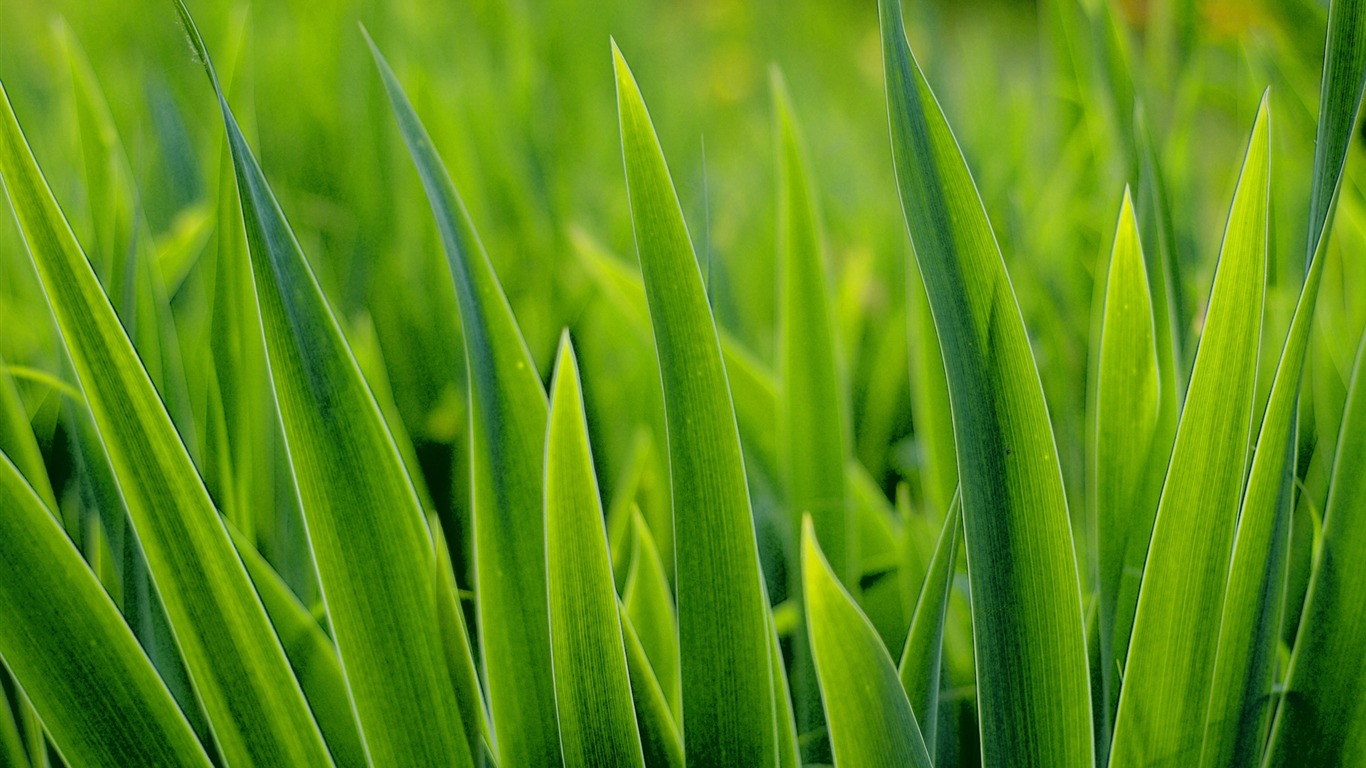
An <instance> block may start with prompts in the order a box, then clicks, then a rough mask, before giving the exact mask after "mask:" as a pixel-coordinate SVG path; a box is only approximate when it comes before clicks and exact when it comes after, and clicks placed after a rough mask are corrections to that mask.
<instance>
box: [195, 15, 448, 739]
mask: <svg viewBox="0 0 1366 768" xmlns="http://www.w3.org/2000/svg"><path fill="white" fill-rule="evenodd" d="M181 10H182V14H184V16H185V26H186V28H187V30H189V32H190V35H191V39H192V42H193V43H194V44H195V47H196V50H197V52H198V54H199V55H200V57H201V59H202V60H203V62H204V63H205V68H206V69H207V70H208V72H209V76H210V80H211V81H212V82H213V85H214V88H215V91H216V92H217V97H218V100H219V105H220V106H221V108H222V117H223V122H224V125H225V127H226V130H227V135H228V144H229V146H230V148H231V150H232V159H233V167H234V170H235V172H236V175H237V181H238V194H239V196H240V198H241V202H242V215H243V220H244V224H245V227H246V234H247V244H248V251H249V253H250V257H251V266H252V274H253V277H254V281H255V286H256V295H257V303H258V306H259V310H260V317H261V324H262V331H263V333H264V335H265V342H266V353H267V358H268V360H269V363H270V365H269V367H270V372H271V379H272V382H273V384H274V391H275V396H276V403H277V407H278V408H279V413H280V422H281V424H282V426H283V427H284V434H285V445H286V449H287V452H288V454H289V461H290V465H291V466H292V467H293V470H294V476H295V482H296V485H297V488H298V493H299V500H300V505H301V507H302V509H303V512H304V519H305V522H306V524H307V529H308V538H309V542H310V544H311V547H312V553H313V558H314V562H315V563H316V566H317V570H318V579H319V583H320V585H321V588H322V593H323V600H324V604H325V605H326V607H327V613H328V618H329V620H330V623H331V626H332V631H333V636H334V637H335V639H336V645H337V652H338V655H339V656H340V658H341V664H342V668H343V669H344V670H345V674H346V680H347V684H348V686H349V688H348V690H349V693H350V696H351V702H352V705H353V706H354V708H355V711H356V719H357V722H358V723H359V726H360V729H361V735H362V737H363V739H364V742H365V746H366V749H367V751H368V753H369V757H370V759H371V760H372V761H373V762H374V763H376V764H380V765H405V764H407V765H427V764H454V765H471V764H472V760H471V757H470V755H469V749H468V746H467V743H466V740H465V736H464V732H463V729H462V724H461V721H460V713H459V709H458V708H457V705H456V702H455V696H454V693H453V692H452V690H451V688H450V686H449V685H448V682H449V677H448V675H447V672H446V668H445V662H444V657H443V656H442V649H441V647H440V644H439V642H440V632H439V628H438V625H437V619H436V610H435V606H436V598H435V593H434V589H435V582H434V580H433V579H432V573H433V570H432V569H433V557H434V553H433V550H432V542H431V536H430V532H429V531H428V529H427V527H426V522H425V520H424V518H423V513H422V508H421V505H420V504H419V502H418V499H417V495H416V492H415V491H414V489H413V486H412V483H411V481H410V480H409V479H408V476H407V473H406V472H405V470H404V467H403V462H402V458H401V457H400V455H399V453H398V448H397V447H396V445H395V444H394V440H393V437H392V435H391V434H390V432H389V429H388V427H387V426H386V425H385V423H384V419H383V417H382V415H381V414H380V411H379V407H378V405H377V404H376V403H375V400H374V397H373V395H372V394H371V393H370V390H369V387H368V386H367V385H366V383H365V380H364V378H363V377H362V375H361V372H360V368H359V366H358V365H357V363H356V359H355V356H354V355H353V354H352V352H351V349H350V346H349V345H348V344H347V342H346V339H345V337H344V336H343V335H342V332H341V327H340V325H339V324H338V322H337V319H336V317H335V316H334V315H333V313H332V309H331V307H330V306H329V305H328V303H327V300H326V298H325V297H324V296H323V293H322V289H321V288H320V287H319V286H318V283H317V280H316V279H315V278H314V276H313V272H312V269H311V268H310V267H309V265H308V262H307V260H306V259H305V258H304V254H303V251H302V250H301V249H300V247H299V244H298V242H297V240H296V239H295V237H294V234H293V232H292V231H291V229H290V227H289V223H288V222H287V221H286V219H285V216H284V212H283V211H282V210H281V209H280V205H279V203H278V201H277V200H276V199H275V195H274V193H273V192H272V191H271V189H270V185H269V183H268V182H267V181H266V178H265V175H264V173H263V172H262V170H261V167H260V165H259V164H258V163H257V161H256V158H255V156H254V155H253V154H252V152H251V149H250V147H249V146H248V145H247V142H246V138H245V137H244V136H243V135H242V132H241V130H240V129H239V128H238V125H237V121H236V120H235V119H234V118H233V115H232V111H231V110H230V109H229V107H228V104H227V101H226V99H225V98H224V96H223V93H222V90H221V89H220V88H219V87H218V82H217V79H216V77H214V76H213V72H212V68H211V65H210V64H209V58H208V53H207V51H206V50H205V48H204V44H203V41H202V40H201V39H200V38H199V35H198V32H197V31H196V30H195V29H194V27H193V23H192V22H191V21H190V20H189V17H188V14H186V13H185V11H184V8H183V6H181Z"/></svg>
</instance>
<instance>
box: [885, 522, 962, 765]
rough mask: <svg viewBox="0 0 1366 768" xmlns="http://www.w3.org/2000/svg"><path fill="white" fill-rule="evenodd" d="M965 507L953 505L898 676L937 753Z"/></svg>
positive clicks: (929, 747)
mask: <svg viewBox="0 0 1366 768" xmlns="http://www.w3.org/2000/svg"><path fill="white" fill-rule="evenodd" d="M962 521H963V517H962V504H961V503H959V501H958V497H956V496H955V497H954V501H953V502H951V503H950V504H949V510H948V514H947V515H945V516H944V527H943V528H942V529H941V530H940V532H939V542H938V543H937V544H935V545H934V555H933V556H932V557H931V558H930V567H929V571H928V572H927V573H926V574H925V583H924V584H923V585H922V586H921V588H920V597H919V598H918V599H917V600H916V603H915V613H914V614H912V616H911V629H910V631H909V632H908V633H907V635H906V646H905V647H904V648H903V649H902V651H901V663H900V664H899V665H898V669H897V675H898V676H899V677H900V678H901V687H902V688H903V689H904V690H905V691H906V698H907V700H908V701H909V702H910V705H911V711H912V712H914V713H915V719H916V722H918V723H924V725H923V726H922V727H921V732H922V735H923V736H924V737H925V749H926V751H928V752H929V754H930V755H931V756H933V755H934V754H935V741H936V740H937V735H936V734H937V731H938V724H939V688H940V685H939V681H940V677H941V674H942V672H941V671H942V669H943V656H944V623H945V621H946V619H947V617H948V612H949V597H950V596H951V595H952V594H953V572H954V564H955V563H957V562H958V535H959V531H961V530H962Z"/></svg>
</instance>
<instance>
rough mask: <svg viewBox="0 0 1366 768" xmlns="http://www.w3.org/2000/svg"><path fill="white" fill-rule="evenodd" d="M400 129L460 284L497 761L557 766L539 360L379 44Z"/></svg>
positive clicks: (482, 629) (484, 642)
mask: <svg viewBox="0 0 1366 768" xmlns="http://www.w3.org/2000/svg"><path fill="white" fill-rule="evenodd" d="M371 50H372V51H373V53H374V56H375V62H376V65H377V66H378V68H379V72H380V76H381V79H382V80H383V82H384V87H385V90H386V91H387V92H388V94H389V101H390V103H391V105H392V106H393V112H394V116H395V118H396V119H397V120H398V125H399V130H400V132H401V133H402V134H403V138H404V141H405V142H406V143H407V145H408V151H409V153H410V154H411V155H412V156H413V162H414V164H415V165H416V166H417V171H418V175H419V176H420V177H421V178H422V185H423V188H424V189H425V190H426V192H427V197H428V200H429V201H430V202H431V206H432V213H433V215H434V216H435V218H436V224H437V229H438V230H439V231H440V234H441V242H442V244H443V245H444V247H445V249H446V260H447V263H448V264H449V265H450V270H451V277H452V278H453V279H454V281H455V292H456V298H457V301H458V304H459V307H460V325H461V328H462V330H463V332H464V338H465V354H466V357H467V359H468V370H469V376H470V379H469V397H470V432H471V449H472V473H473V478H472V485H473V494H474V537H475V542H474V551H475V559H474V562H475V579H474V586H475V592H476V595H477V599H476V605H477V607H478V615H479V637H480V644H481V647H482V648H484V649H485V653H484V659H483V661H484V674H485V680H486V681H487V686H488V690H487V693H488V698H489V709H490V711H491V714H492V718H493V730H494V738H495V739H496V740H497V750H498V756H499V762H500V763H501V764H503V765H553V764H558V763H559V761H560V739H559V726H558V724H557V720H556V715H555V691H554V687H553V683H552V681H551V678H550V676H549V675H546V674H530V675H529V674H528V670H542V671H544V670H548V669H550V634H549V632H550V625H549V618H548V617H549V612H548V611H549V608H548V605H547V597H546V574H545V518H544V513H543V506H542V505H543V503H544V500H543V498H542V479H543V478H542V473H541V461H542V456H543V449H544V445H545V428H546V419H547V413H548V411H547V405H546V396H545V390H544V389H543V388H542V386H541V381H540V378H539V377H538V376H537V374H536V366H535V363H534V362H533V361H532V359H531V354H530V353H529V352H528V351H527V347H526V342H525V341H524V340H523V339H522V333H521V331H520V330H519V329H518V327H517V320H516V318H515V317H514V316H513V314H512V307H511V305H509V304H508V301H507V297H506V296H504V295H503V289H502V286H501V285H499V283H498V277H497V275H496V274H495V273H494V271H493V264H492V262H490V261H489V258H488V254H487V253H485V252H484V246H483V244H482V243H480V241H479V236H478V235H477V234H476V233H475V230H474V224H473V222H472V221H471V220H470V217H469V214H468V212H466V210H465V206H464V203H463V202H461V200H460V195H459V193H458V192H457V191H456V189H455V185H454V184H453V183H452V182H451V179H450V176H449V174H447V173H446V170H445V166H443V165H442V163H441V158H440V157H438V156H437V154H436V150H435V148H434V147H433V145H432V141H431V138H430V137H429V136H428V135H427V132H426V130H425V129H424V128H423V127H422V124H421V122H420V121H419V120H418V118H417V114H416V113H415V112H414V111H413V108H412V105H411V104H410V103H409V102H408V98H407V96H405V95H404V93H403V89H402V87H401V86H400V85H399V84H398V80H397V79H396V78H395V77H394V73H393V71H392V70H391V69H390V68H389V65H388V63H387V62H385V60H384V58H383V56H381V55H380V53H379V50H378V49H377V48H374V47H373V44H372V48H371Z"/></svg>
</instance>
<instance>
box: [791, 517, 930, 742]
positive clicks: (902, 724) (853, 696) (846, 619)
mask: <svg viewBox="0 0 1366 768" xmlns="http://www.w3.org/2000/svg"><path fill="white" fill-rule="evenodd" d="M802 560H803V563H802V582H803V584H802V586H803V592H804V595H803V597H804V599H805V601H806V610H807V629H808V633H809V635H810V637H811V650H812V656H813V657H814V659H815V662H816V674H817V677H818V678H819V679H820V688H821V700H822V702H823V703H824V704H825V713H826V721H827V723H828V726H829V729H830V746H831V749H832V750H833V751H834V754H835V762H836V763H837V764H844V765H858V766H870V767H871V766H887V768H893V767H896V768H902V767H904V766H919V767H920V768H929V766H930V756H929V753H928V752H926V751H925V742H924V740H923V738H922V737H921V735H920V726H919V724H918V723H917V722H916V719H915V715H914V714H913V713H912V712H911V705H910V702H909V701H907V699H906V693H905V692H904V691H903V690H902V688H901V681H900V680H899V679H898V677H897V673H896V668H895V667H894V666H892V659H891V657H890V656H888V655H887V649H886V648H885V647H884V646H883V645H882V640H881V638H879V637H878V634H877V630H876V629H874V628H873V625H872V624H871V623H870V622H869V621H868V618H867V617H866V616H864V615H863V612H862V611H860V610H859V609H858V606H857V605H856V604H855V603H854V600H853V598H852V597H850V596H849V593H848V592H847V591H845V589H844V587H842V586H840V583H839V579H838V578H836V576H835V573H834V572H833V571H832V570H831V569H830V566H829V564H828V563H827V562H826V560H825V557H824V555H822V554H821V550H820V546H819V544H818V543H817V541H816V535H815V530H814V526H813V525H812V524H811V522H810V520H809V519H808V520H805V521H803V524H802Z"/></svg>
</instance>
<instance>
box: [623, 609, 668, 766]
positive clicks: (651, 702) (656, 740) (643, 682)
mask: <svg viewBox="0 0 1366 768" xmlns="http://www.w3.org/2000/svg"><path fill="white" fill-rule="evenodd" d="M617 609H618V610H617V612H618V614H619V616H620V618H621V636H622V640H623V641H624V642H625V644H626V667H627V670H628V671H629V672H630V675H631V697H632V698H633V699H634V701H635V709H636V723H637V726H638V727H639V728H640V743H641V747H642V749H643V750H644V753H645V765H646V768H682V766H683V765H684V764H685V763H684V760H683V738H682V736H681V734H680V731H679V728H678V724H677V722H675V720H674V717H673V715H672V714H671V713H670V712H669V703H668V702H667V701H665V699H664V691H663V689H662V688H660V687H659V678H658V677H656V676H655V673H654V670H653V669H652V668H651V667H650V659H649V657H648V656H646V654H645V647H644V646H642V645H641V644H640V637H639V636H638V635H637V634H636V630H635V627H633V626H632V625H631V617H630V616H628V615H627V613H626V606H624V605H620V604H618V606H617Z"/></svg>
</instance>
